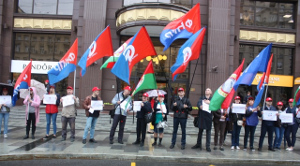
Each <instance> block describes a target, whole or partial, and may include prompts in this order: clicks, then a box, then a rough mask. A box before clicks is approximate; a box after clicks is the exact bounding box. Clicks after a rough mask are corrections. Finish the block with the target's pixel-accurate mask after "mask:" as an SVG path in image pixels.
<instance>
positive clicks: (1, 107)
mask: <svg viewBox="0 0 300 166" xmlns="http://www.w3.org/2000/svg"><path fill="white" fill-rule="evenodd" d="M2 95H3V96H7V95H8V91H7V88H3V89H2ZM11 107H12V103H10V104H0V133H1V126H2V119H3V124H4V130H3V134H4V138H7V132H8V119H9V112H10V108H11Z"/></svg>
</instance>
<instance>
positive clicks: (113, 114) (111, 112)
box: [109, 109, 115, 119]
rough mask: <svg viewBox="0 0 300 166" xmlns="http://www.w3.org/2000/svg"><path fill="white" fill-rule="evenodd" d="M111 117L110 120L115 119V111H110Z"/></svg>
mask: <svg viewBox="0 0 300 166" xmlns="http://www.w3.org/2000/svg"><path fill="white" fill-rule="evenodd" d="M109 115H110V118H112V119H113V118H114V116H115V109H112V110H109Z"/></svg>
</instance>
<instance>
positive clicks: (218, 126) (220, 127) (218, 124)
mask: <svg viewBox="0 0 300 166" xmlns="http://www.w3.org/2000/svg"><path fill="white" fill-rule="evenodd" d="M213 116H214V118H213V123H214V129H215V137H214V144H215V147H214V150H217V149H218V148H217V146H218V135H219V133H220V138H219V149H220V150H221V151H224V147H223V143H224V132H225V127H226V121H225V120H226V118H227V117H228V114H226V110H225V109H219V110H218V111H214V112H213Z"/></svg>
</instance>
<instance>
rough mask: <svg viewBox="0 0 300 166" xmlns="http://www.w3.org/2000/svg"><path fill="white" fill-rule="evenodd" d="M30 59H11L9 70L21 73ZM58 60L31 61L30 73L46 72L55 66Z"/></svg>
mask: <svg viewBox="0 0 300 166" xmlns="http://www.w3.org/2000/svg"><path fill="white" fill-rule="evenodd" d="M29 62H30V61H23V60H11V68H10V72H12V73H22V72H23V70H24V69H25V67H26V66H27V65H28V64H29ZM57 63H58V62H53V61H32V67H31V73H35V74H47V72H48V71H49V70H50V69H51V68H52V67H53V66H56V65H57Z"/></svg>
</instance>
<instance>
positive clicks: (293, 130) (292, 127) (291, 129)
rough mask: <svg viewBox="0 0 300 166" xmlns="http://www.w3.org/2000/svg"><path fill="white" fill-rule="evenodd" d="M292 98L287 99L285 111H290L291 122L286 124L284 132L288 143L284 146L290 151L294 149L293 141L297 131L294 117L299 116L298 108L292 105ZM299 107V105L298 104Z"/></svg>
mask: <svg viewBox="0 0 300 166" xmlns="http://www.w3.org/2000/svg"><path fill="white" fill-rule="evenodd" d="M293 102H294V100H293V99H289V106H288V108H287V109H286V111H285V112H286V113H292V114H293V117H294V119H293V123H290V124H288V126H287V128H286V132H285V139H286V142H287V144H288V148H286V150H287V151H292V150H294V147H295V142H296V134H297V131H298V127H299V124H298V123H297V121H296V120H295V119H296V118H298V117H299V115H298V114H299V109H298V110H296V107H293ZM298 107H299V106H298ZM291 133H292V141H291Z"/></svg>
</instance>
